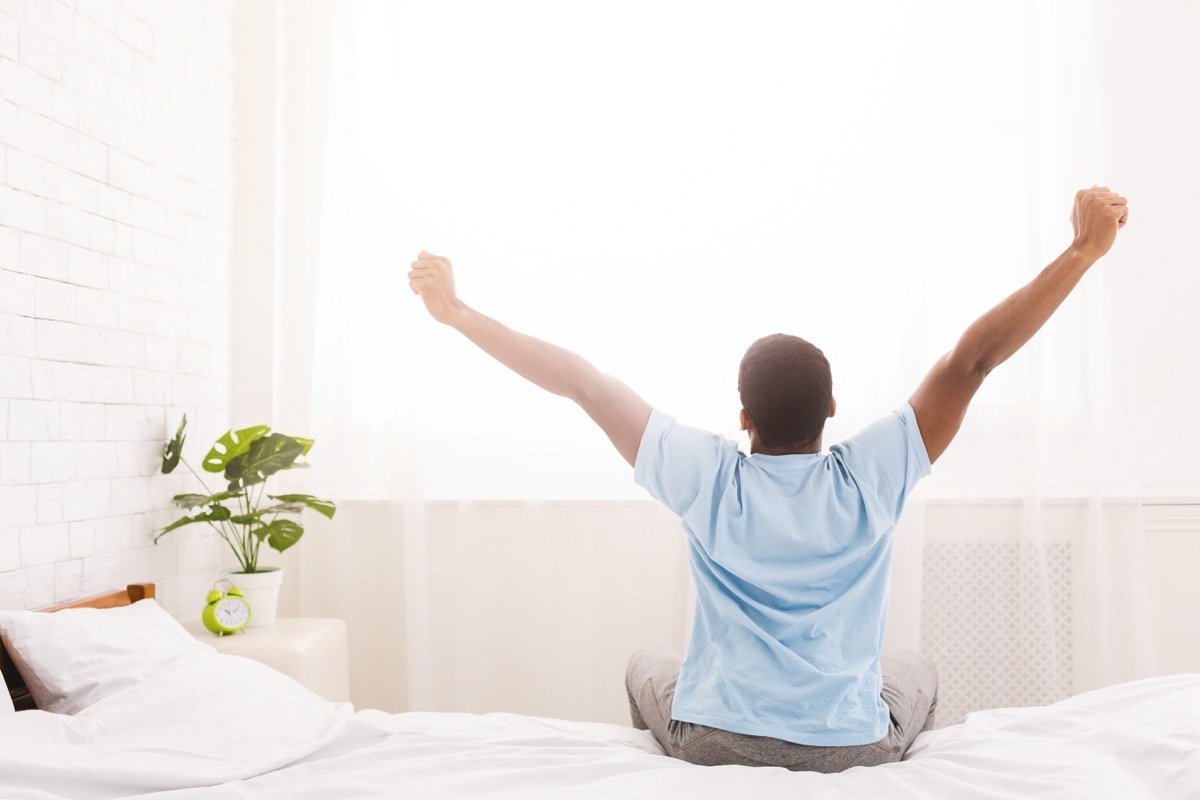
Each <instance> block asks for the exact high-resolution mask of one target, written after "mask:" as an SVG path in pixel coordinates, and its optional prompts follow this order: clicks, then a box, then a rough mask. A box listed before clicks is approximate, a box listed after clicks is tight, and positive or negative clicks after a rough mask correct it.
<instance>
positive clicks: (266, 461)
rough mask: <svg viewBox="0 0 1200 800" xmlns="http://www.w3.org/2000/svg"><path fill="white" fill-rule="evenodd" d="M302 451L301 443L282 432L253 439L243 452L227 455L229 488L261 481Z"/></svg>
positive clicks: (286, 465)
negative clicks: (230, 456) (231, 455)
mask: <svg viewBox="0 0 1200 800" xmlns="http://www.w3.org/2000/svg"><path fill="white" fill-rule="evenodd" d="M303 451H304V445H302V444H300V443H299V442H297V441H296V440H295V439H293V438H292V437H290V436H284V435H283V434H282V433H272V434H271V435H270V436H266V437H264V438H261V439H255V440H254V441H252V442H251V443H250V444H249V446H248V447H247V448H246V451H245V452H244V453H241V454H240V455H237V456H235V457H234V458H232V459H230V460H229V463H227V464H226V465H225V477H226V478H227V479H228V480H229V491H231V492H236V491H239V490H240V489H243V488H245V487H247V486H253V485H254V484H256V483H262V482H263V481H265V480H266V479H267V478H269V477H270V476H272V475H274V474H275V473H276V472H279V470H281V469H287V468H288V467H290V466H291V465H292V463H293V462H295V460H296V459H297V458H298V457H299V456H300V453H302V452H303Z"/></svg>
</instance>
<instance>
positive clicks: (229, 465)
mask: <svg viewBox="0 0 1200 800" xmlns="http://www.w3.org/2000/svg"><path fill="white" fill-rule="evenodd" d="M186 429H187V414H184V415H183V419H182V420H181V421H180V423H179V430H177V431H176V432H175V438H173V439H171V440H170V441H168V442H167V444H166V446H165V447H164V448H163V460H162V471H163V474H170V473H171V472H172V471H173V470H174V469H175V467H177V466H178V465H179V464H180V463H181V462H182V463H183V465H184V466H185V467H187V468H188V470H189V471H190V472H191V473H192V475H194V476H195V477H196V480H197V481H199V482H200V486H201V487H202V488H203V489H204V491H205V494H195V493H189V494H178V495H175V497H174V498H172V499H173V501H174V503H175V505H176V506H178V507H180V508H183V509H186V510H188V511H191V510H193V509H201V510H200V511H199V512H198V513H194V514H191V515H190V516H184V517H181V518H180V519H177V520H175V521H174V522H172V523H171V524H170V525H168V526H167V527H166V528H163V530H162V531H161V532H160V533H159V534H158V536H156V537H155V539H154V542H155V544H157V543H158V540H159V539H161V538H162V537H164V536H166V535H167V534H168V533H170V532H171V531H173V530H176V529H178V528H182V527H183V526H185V525H191V524H193V523H197V522H203V523H205V524H207V525H209V526H210V527H211V528H213V529H214V530H215V531H216V532H217V533H218V534H220V536H221V538H222V539H224V540H225V543H226V544H228V545H229V548H230V549H231V550H232V551H233V555H234V557H235V558H236V559H237V562H238V569H235V570H227V571H226V572H225V575H226V576H227V577H228V578H229V580H230V581H232V582H233V584H234V585H235V586H237V587H238V588H239V589H241V590H242V591H243V592H244V593H245V595H246V599H247V601H248V602H249V603H250V609H251V612H252V615H253V616H252V618H251V621H250V626H251V627H253V626H261V625H270V624H271V623H273V622H274V621H275V609H276V607H277V605H278V601H279V587H280V585H281V584H282V583H283V571H282V570H281V569H279V568H278V567H263V566H260V565H259V560H258V556H259V551H260V550H261V548H262V546H263V544H264V543H266V545H267V546H268V547H270V548H271V549H273V550H276V551H278V552H280V553H282V552H283V551H284V550H287V549H288V548H289V547H291V546H293V545H294V544H296V542H298V541H300V537H301V536H303V535H304V527H303V526H302V525H301V524H300V522H299V521H298V520H297V519H294V518H293V517H299V515H300V513H301V512H302V511H304V510H306V509H312V510H313V511H316V512H317V513H318V514H321V515H323V516H325V517H327V518H329V519H333V515H334V512H335V511H336V510H337V507H336V506H335V505H334V503H333V502H332V501H329V500H321V499H318V498H316V497H313V496H312V495H310V494H267V492H266V483H267V478H269V477H271V476H272V475H274V474H275V473H277V472H280V471H282V470H287V469H296V468H297V467H307V466H308V463H307V462H305V461H304V460H302V459H303V457H304V456H305V455H307V454H308V451H309V450H310V449H311V448H312V445H313V441H312V439H305V438H303V437H300V436H285V435H284V434H282V433H273V432H272V431H271V429H270V428H269V427H268V426H266V425H255V426H254V427H252V428H243V429H242V430H239V431H232V430H231V431H226V432H225V433H224V434H223V435H222V436H221V437H220V438H218V439H217V441H216V442H215V443H214V444H213V446H212V449H210V450H209V451H208V455H206V456H205V457H204V461H203V462H201V466H202V467H203V468H204V470H205V471H206V472H213V473H223V474H224V478H225V480H226V481H227V485H226V486H225V488H224V489H222V490H221V491H217V492H214V491H212V489H210V488H209V487H208V485H207V484H205V482H204V479H203V478H201V477H200V474H199V473H197V472H196V470H194V469H192V465H191V464H189V463H188V462H187V461H186V460H185V459H184V458H183V443H184V440H185V439H186V438H187V434H186Z"/></svg>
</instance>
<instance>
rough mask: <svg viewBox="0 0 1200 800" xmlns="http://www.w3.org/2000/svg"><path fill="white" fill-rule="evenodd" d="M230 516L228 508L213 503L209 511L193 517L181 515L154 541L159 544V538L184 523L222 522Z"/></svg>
mask: <svg viewBox="0 0 1200 800" xmlns="http://www.w3.org/2000/svg"><path fill="white" fill-rule="evenodd" d="M229 516H230V514H229V509H228V508H226V507H225V506H222V505H217V504H215V503H214V504H213V505H211V506H209V508H208V511H206V512H205V513H203V514H196V515H195V516H191V517H180V518H179V519H177V520H175V521H174V522H172V523H171V524H170V525H168V526H167V527H165V528H163V529H162V532H161V533H159V534H158V536H155V537H154V543H155V544H157V543H158V540H159V539H161V538H162V537H164V536H166V535H167V534H168V533H170V532H171V531H173V530H175V529H176V528H182V527H183V526H184V525H191V524H192V523H193V522H221V521H223V520H227V519H229Z"/></svg>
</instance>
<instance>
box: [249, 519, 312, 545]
mask: <svg viewBox="0 0 1200 800" xmlns="http://www.w3.org/2000/svg"><path fill="white" fill-rule="evenodd" d="M253 533H254V535H255V536H257V537H258V538H259V541H262V540H263V539H266V540H267V544H269V545H270V546H271V547H272V549H274V550H278V551H279V552H280V553H282V552H283V551H284V550H287V549H288V548H289V547H291V546H292V545H294V544H295V543H296V542H298V541H300V537H301V536H303V535H304V526H303V525H301V524H300V523H299V522H293V521H292V520H290V519H277V520H273V521H272V522H269V523H267V524H266V525H263V526H262V527H261V528H255V529H254V531H253Z"/></svg>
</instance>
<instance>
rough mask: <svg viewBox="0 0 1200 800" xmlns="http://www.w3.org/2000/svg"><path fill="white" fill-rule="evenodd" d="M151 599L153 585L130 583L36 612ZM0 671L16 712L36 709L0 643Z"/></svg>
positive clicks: (112, 606) (96, 606)
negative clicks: (123, 586) (111, 590)
mask: <svg viewBox="0 0 1200 800" xmlns="http://www.w3.org/2000/svg"><path fill="white" fill-rule="evenodd" d="M151 597H154V584H153V583H131V584H129V585H128V586H126V587H125V588H124V589H121V590H119V591H115V592H109V593H108V594H100V595H96V596H95V597H85V598H84V599H82V600H72V601H71V602H69V603H59V604H58V605H54V606H47V607H46V608H39V609H36V610H38V611H62V610H63V609H66V608H116V607H118V606H128V605H132V604H133V603H136V602H137V601H138V600H145V599H147V598H151ZM0 670H3V674H4V682H5V683H7V684H8V693H9V695H10V696H11V697H12V701H13V705H14V706H15V707H16V709H17V711H27V710H29V709H33V708H37V706H36V705H34V702H33V697H32V696H30V694H29V690H28V689H27V688H25V679H24V678H22V677H21V673H19V672H17V668H16V665H14V664H13V662H12V659H11V658H10V657H9V655H8V651H7V650H6V649H5V648H4V645H3V643H2V642H0Z"/></svg>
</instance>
